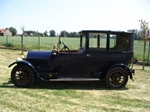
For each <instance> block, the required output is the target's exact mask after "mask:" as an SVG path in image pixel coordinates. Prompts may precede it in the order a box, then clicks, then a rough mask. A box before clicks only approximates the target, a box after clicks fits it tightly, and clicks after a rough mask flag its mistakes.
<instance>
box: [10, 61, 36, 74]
mask: <svg viewBox="0 0 150 112" xmlns="http://www.w3.org/2000/svg"><path fill="white" fill-rule="evenodd" d="M15 64H17V65H19V64H24V65H27V66H29V67H30V68H31V69H32V70H33V71H34V72H35V73H36V74H37V75H38V73H37V71H36V70H35V68H34V66H33V65H32V64H31V63H30V62H28V61H26V60H19V61H16V62H14V63H12V64H10V65H9V66H8V67H11V66H12V65H15Z"/></svg>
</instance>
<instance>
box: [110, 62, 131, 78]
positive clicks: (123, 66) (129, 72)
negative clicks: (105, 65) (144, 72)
mask: <svg viewBox="0 0 150 112" xmlns="http://www.w3.org/2000/svg"><path fill="white" fill-rule="evenodd" d="M115 67H122V68H124V69H126V71H128V75H130V79H131V80H133V76H132V73H134V70H133V69H131V68H129V67H128V66H127V65H126V64H123V63H117V64H115V65H112V66H111V67H109V69H108V71H109V70H111V69H112V68H115Z"/></svg>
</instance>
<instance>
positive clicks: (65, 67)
mask: <svg viewBox="0 0 150 112" xmlns="http://www.w3.org/2000/svg"><path fill="white" fill-rule="evenodd" d="M79 33H80V35H81V36H80V40H79V41H80V48H79V49H78V50H76V51H75V50H70V51H61V52H60V51H56V53H54V52H53V51H52V50H49V51H28V54H27V58H26V59H25V60H22V61H17V62H14V63H13V64H18V65H19V64H26V65H28V66H30V67H31V68H32V69H33V71H34V72H35V74H36V75H37V76H38V77H39V78H41V79H42V80H49V79H53V78H59V77H84V78H85V77H86V78H87V77H88V78H100V79H103V78H104V77H105V75H106V73H107V72H108V70H109V69H110V68H113V67H118V66H119V67H123V68H125V69H126V70H127V71H129V73H128V74H129V75H130V77H132V70H131V69H130V68H129V67H128V64H130V63H131V60H132V57H133V39H134V34H133V33H127V32H119V31H117V32H116V31H95V30H83V31H80V32H79ZM92 35H93V36H95V37H94V39H97V43H96V45H97V47H96V48H91V47H90V39H91V37H92ZM111 35H116V36H117V38H116V42H115V44H116V45H115V46H114V47H113V48H111V47H110V43H111V42H110V40H111V38H113V37H111ZM119 36H120V37H121V36H124V38H126V37H127V38H128V39H127V43H128V46H127V47H126V49H124V48H119V47H118V46H117V45H119V44H121V45H123V44H124V43H125V41H126V40H125V41H123V38H122V37H121V39H122V40H121V39H120V40H119ZM83 37H84V38H85V40H84V39H83ZM103 38H106V46H105V48H101V47H100V44H101V42H100V41H101V40H100V39H103ZM83 43H84V44H85V45H83ZM115 47H116V48H115ZM117 47H118V48H117ZM13 64H11V65H10V66H12V65H13ZM10 66H9V67H10Z"/></svg>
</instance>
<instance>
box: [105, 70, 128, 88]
mask: <svg viewBox="0 0 150 112" xmlns="http://www.w3.org/2000/svg"><path fill="white" fill-rule="evenodd" d="M127 82H128V75H127V72H126V70H125V69H123V68H121V67H115V68H112V69H111V70H110V71H108V73H107V75H106V84H107V86H108V87H110V88H114V89H119V88H122V87H124V86H125V85H126V84H127Z"/></svg>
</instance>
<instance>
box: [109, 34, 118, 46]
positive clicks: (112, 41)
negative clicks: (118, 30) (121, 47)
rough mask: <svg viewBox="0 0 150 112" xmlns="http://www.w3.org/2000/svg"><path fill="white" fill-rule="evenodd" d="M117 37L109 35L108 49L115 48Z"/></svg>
mask: <svg viewBox="0 0 150 112" xmlns="http://www.w3.org/2000/svg"><path fill="white" fill-rule="evenodd" d="M116 39H117V35H115V34H110V45H109V46H110V48H114V47H115V46H116Z"/></svg>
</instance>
